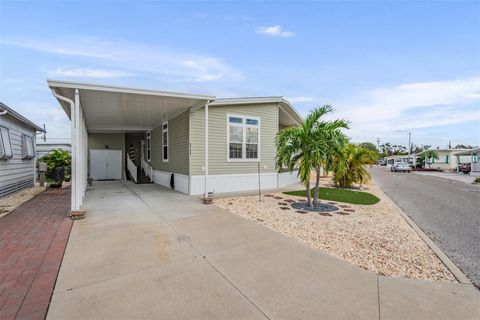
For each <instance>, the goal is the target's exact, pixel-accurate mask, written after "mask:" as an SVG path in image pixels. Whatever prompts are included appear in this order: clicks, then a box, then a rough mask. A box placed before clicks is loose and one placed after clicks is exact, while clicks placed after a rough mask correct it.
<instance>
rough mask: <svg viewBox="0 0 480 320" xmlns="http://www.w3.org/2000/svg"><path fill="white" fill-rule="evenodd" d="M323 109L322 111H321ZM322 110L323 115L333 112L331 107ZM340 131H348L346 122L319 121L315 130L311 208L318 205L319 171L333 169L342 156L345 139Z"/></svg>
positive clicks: (346, 140)
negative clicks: (315, 150)
mask: <svg viewBox="0 0 480 320" xmlns="http://www.w3.org/2000/svg"><path fill="white" fill-rule="evenodd" d="M323 108H324V109H323ZM320 109H323V111H324V112H325V113H330V112H332V111H333V109H332V108H331V106H329V105H327V106H324V107H322V108H320ZM341 129H348V122H347V121H345V120H341V119H337V120H333V121H321V122H319V123H318V126H317V128H316V141H317V148H316V149H317V150H318V157H317V159H316V162H315V173H316V177H315V189H314V195H313V206H317V205H318V195H319V191H320V169H321V167H322V166H323V168H324V169H325V170H326V171H327V172H328V171H332V170H333V169H334V167H335V159H336V158H338V157H340V156H341V155H342V154H343V150H344V148H345V145H346V143H347V142H348V139H347V137H346V136H345V135H344V134H343V132H342V131H341Z"/></svg>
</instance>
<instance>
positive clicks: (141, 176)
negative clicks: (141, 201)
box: [137, 168, 153, 184]
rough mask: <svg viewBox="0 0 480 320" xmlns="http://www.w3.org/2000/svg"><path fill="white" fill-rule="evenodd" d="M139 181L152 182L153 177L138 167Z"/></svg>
mask: <svg viewBox="0 0 480 320" xmlns="http://www.w3.org/2000/svg"><path fill="white" fill-rule="evenodd" d="M137 178H138V179H137V183H142V184H143V183H152V182H153V181H152V179H150V177H149V176H147V175H146V174H145V171H143V169H142V168H138V176H137Z"/></svg>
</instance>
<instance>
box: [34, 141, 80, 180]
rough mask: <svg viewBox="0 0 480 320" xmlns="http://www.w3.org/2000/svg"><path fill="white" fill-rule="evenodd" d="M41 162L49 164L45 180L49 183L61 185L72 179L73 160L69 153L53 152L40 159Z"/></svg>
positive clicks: (58, 150) (56, 150)
mask: <svg viewBox="0 0 480 320" xmlns="http://www.w3.org/2000/svg"><path fill="white" fill-rule="evenodd" d="M39 162H44V163H46V164H47V172H46V173H45V178H46V180H47V181H48V182H53V183H55V184H60V185H61V184H62V182H63V181H64V180H69V179H70V175H71V167H72V158H71V156H70V154H69V153H68V152H67V151H65V150H62V149H55V150H52V151H50V152H49V153H48V154H47V155H45V156H43V157H42V158H41V159H39Z"/></svg>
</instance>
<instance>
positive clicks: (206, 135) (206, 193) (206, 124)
mask: <svg viewBox="0 0 480 320" xmlns="http://www.w3.org/2000/svg"><path fill="white" fill-rule="evenodd" d="M209 103H210V100H208V101H207V103H206V104H205V179H204V180H205V192H204V194H203V196H204V197H205V198H206V197H208V189H207V188H208V104H209Z"/></svg>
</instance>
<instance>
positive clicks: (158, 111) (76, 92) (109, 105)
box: [47, 80, 215, 211]
mask: <svg viewBox="0 0 480 320" xmlns="http://www.w3.org/2000/svg"><path fill="white" fill-rule="evenodd" d="M47 82H48V86H49V87H50V89H51V91H52V93H53V95H54V96H55V98H56V99H57V100H58V102H59V103H60V105H61V106H62V108H63V109H64V111H65V113H66V114H67V116H68V117H69V119H70V121H71V143H72V152H71V154H72V185H71V188H72V201H71V209H72V211H78V210H80V209H81V208H82V204H83V201H84V196H85V191H86V188H87V178H88V177H89V170H88V161H89V159H88V150H89V146H88V135H89V134H90V133H126V132H147V131H149V130H152V129H153V128H154V127H156V126H158V125H160V124H161V123H162V122H163V121H168V120H169V119H171V118H173V117H175V116H176V115H178V114H179V113H182V112H184V111H186V110H190V111H195V110H197V109H199V108H205V115H206V116H205V123H206V125H205V147H206V148H208V123H207V122H208V104H209V102H210V101H212V100H214V99H215V97H214V96H209V95H196V94H185V93H176V92H166V91H155V90H144V89H136V88H126V87H114V86H105V85H94V84H88V83H77V82H65V81H57V80H48V81H47ZM153 147H154V146H152V148H153ZM205 168H208V152H207V151H205ZM207 176H208V169H206V170H205V184H206V183H207Z"/></svg>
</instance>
